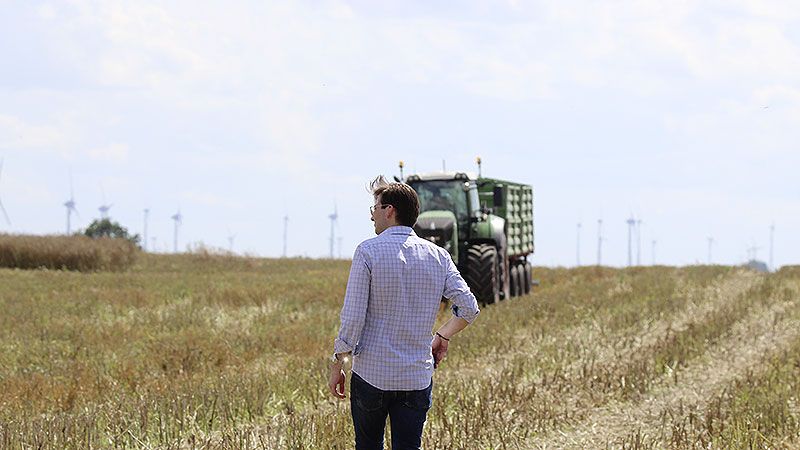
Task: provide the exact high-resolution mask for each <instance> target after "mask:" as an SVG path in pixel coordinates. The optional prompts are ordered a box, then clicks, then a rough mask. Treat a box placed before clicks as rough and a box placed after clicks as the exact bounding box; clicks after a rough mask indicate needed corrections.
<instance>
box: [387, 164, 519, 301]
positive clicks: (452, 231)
mask: <svg viewBox="0 0 800 450" xmlns="http://www.w3.org/2000/svg"><path fill="white" fill-rule="evenodd" d="M400 170H401V176H402V162H401V165H400ZM478 170H479V173H480V158H478ZM403 181H404V182H405V183H407V184H408V185H410V186H411V187H412V188H414V190H415V191H416V192H417V194H418V195H419V200H420V215H419V218H418V219H417V223H416V225H414V231H415V232H416V233H417V235H418V236H419V237H421V238H423V239H427V240H429V241H431V242H433V243H435V244H436V245H439V246H440V247H444V248H445V249H446V250H447V251H448V252H450V255H451V256H452V257H453V261H454V262H455V263H456V266H457V267H458V270H459V271H460V272H461V274H462V276H463V277H464V279H465V280H466V281H467V284H468V285H469V287H470V289H472V292H473V293H474V294H475V297H477V299H478V301H479V302H480V303H482V304H484V305H485V304H490V303H495V302H497V301H499V300H503V299H508V298H511V297H516V296H519V295H525V294H528V293H529V292H530V291H531V285H532V284H533V281H532V278H531V265H530V262H528V259H527V258H528V255H530V254H532V253H533V251H534V246H533V188H531V186H529V185H525V184H520V183H512V182H509V181H503V180H498V179H494V178H484V177H482V176H480V174H479V175H477V176H476V175H475V174H469V173H465V172H435V173H426V174H415V175H410V176H408V177H407V178H406V179H405V180H403Z"/></svg>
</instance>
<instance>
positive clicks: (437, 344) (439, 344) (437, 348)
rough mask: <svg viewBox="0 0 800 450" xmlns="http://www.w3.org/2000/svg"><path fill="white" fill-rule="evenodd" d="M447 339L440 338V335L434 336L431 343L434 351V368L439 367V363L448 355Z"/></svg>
mask: <svg viewBox="0 0 800 450" xmlns="http://www.w3.org/2000/svg"><path fill="white" fill-rule="evenodd" d="M447 344H448V343H447V341H445V340H444V339H442V338H440V337H439V336H434V337H433V343H431V351H432V352H433V368H434V369H436V368H438V367H439V363H441V362H442V360H443V359H444V357H445V355H447Z"/></svg>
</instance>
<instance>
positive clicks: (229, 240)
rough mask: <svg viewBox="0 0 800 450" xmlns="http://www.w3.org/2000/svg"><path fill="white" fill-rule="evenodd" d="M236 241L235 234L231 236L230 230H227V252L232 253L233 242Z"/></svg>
mask: <svg viewBox="0 0 800 450" xmlns="http://www.w3.org/2000/svg"><path fill="white" fill-rule="evenodd" d="M234 239H236V234H231V230H228V251H229V252H230V253H233V240H234Z"/></svg>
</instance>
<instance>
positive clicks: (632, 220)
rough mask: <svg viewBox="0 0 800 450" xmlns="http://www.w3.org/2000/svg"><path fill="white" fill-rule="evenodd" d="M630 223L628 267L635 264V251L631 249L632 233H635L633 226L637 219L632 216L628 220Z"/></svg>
mask: <svg viewBox="0 0 800 450" xmlns="http://www.w3.org/2000/svg"><path fill="white" fill-rule="evenodd" d="M627 224H628V267H630V266H631V265H632V264H633V252H632V249H631V233H633V227H634V226H635V225H636V219H634V218H633V216H631V218H630V219H628V221H627Z"/></svg>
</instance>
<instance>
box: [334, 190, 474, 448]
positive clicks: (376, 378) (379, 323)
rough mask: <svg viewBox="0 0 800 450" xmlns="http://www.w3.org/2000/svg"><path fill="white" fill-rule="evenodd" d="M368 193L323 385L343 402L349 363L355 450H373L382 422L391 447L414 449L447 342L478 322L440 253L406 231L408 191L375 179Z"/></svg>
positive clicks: (413, 217) (415, 206) (413, 198)
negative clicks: (447, 303)
mask: <svg viewBox="0 0 800 450" xmlns="http://www.w3.org/2000/svg"><path fill="white" fill-rule="evenodd" d="M370 188H371V190H372V195H373V197H374V200H375V204H374V206H372V208H370V212H371V214H372V221H373V222H375V234H377V235H378V236H377V237H374V238H372V239H368V240H366V241H364V242H362V243H361V244H360V245H359V246H358V248H356V251H355V254H354V256H353V264H352V267H351V268H350V278H349V279H348V281H347V291H346V293H345V298H344V306H343V307H342V313H341V328H340V329H339V335H338V336H337V338H336V340H335V342H334V355H333V357H332V360H333V361H332V365H331V375H330V380H329V382H328V386H329V387H330V390H331V393H332V394H333V395H334V396H336V397H338V398H340V399H341V398H345V373H344V370H343V363H344V361H345V360H346V359H348V357H349V356H350V355H352V360H353V366H352V376H351V379H350V389H351V393H350V405H351V411H352V416H353V427H354V428H355V435H356V449H359V450H360V449H383V434H384V428H385V426H386V416H387V415H388V416H389V420H390V422H391V430H392V448H393V449H396V450H398V449H407V448H414V449H418V448H420V445H421V442H422V429H423V426H424V425H425V418H426V416H427V413H428V409H430V407H431V391H432V388H433V382H432V377H433V370H434V368H436V367H438V365H439V363H440V362H441V361H442V359H444V357H445V355H446V354H447V346H448V343H449V341H450V339H451V338H452V337H453V336H455V335H456V334H457V333H458V332H459V331H461V330H462V329H464V328H465V327H466V326H467V325H469V324H470V323H471V322H472V321H473V320H474V319H475V317H476V316H477V315H478V312H479V311H478V303H477V302H476V300H475V296H474V295H472V293H471V292H470V290H469V287H467V283H466V282H465V281H464V279H463V278H462V277H461V275H460V274H459V273H458V270H457V269H456V266H455V264H454V263H453V260H452V259H451V258H450V254H449V253H448V252H447V251H446V250H444V249H442V248H440V247H438V246H436V245H435V244H433V243H431V242H429V241H426V240H424V239H421V238H419V237H418V236H417V235H416V233H414V230H413V229H412V228H411V227H413V226H414V223H416V221H417V216H419V198H418V197H417V193H416V192H415V191H414V189H412V188H411V187H410V186H409V185H407V184H404V183H388V182H387V181H386V180H385V179H384V177H383V176H380V177H378V178H376V179H375V180H374V181H373V182H372V184H371V186H370ZM443 296H444V297H446V298H448V299H450V300H452V302H453V317H451V318H450V320H449V321H448V322H447V323H445V324H444V325H443V326H442V327H441V328H439V330H438V331H437V332H436V333H435V334H434V335H433V339H431V331H432V329H433V325H434V322H435V320H436V315H437V313H438V311H439V305H440V302H441V299H442V297H443Z"/></svg>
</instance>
